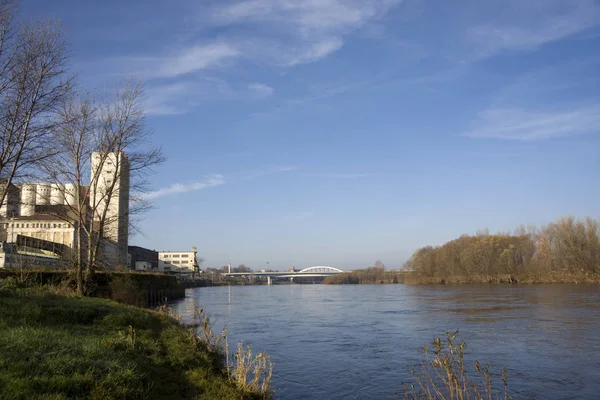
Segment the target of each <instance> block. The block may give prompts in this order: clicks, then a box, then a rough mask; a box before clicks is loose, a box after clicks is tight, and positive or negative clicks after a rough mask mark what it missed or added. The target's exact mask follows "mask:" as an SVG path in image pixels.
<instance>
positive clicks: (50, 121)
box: [0, 0, 72, 204]
mask: <svg viewBox="0 0 600 400" xmlns="http://www.w3.org/2000/svg"><path fill="white" fill-rule="evenodd" d="M15 9H16V8H15V6H14V1H10V0H1V1H0V180H1V181H2V183H3V185H2V187H1V188H0V204H2V203H3V202H4V201H5V197H6V193H7V191H8V188H9V187H10V185H11V184H12V183H13V181H15V180H16V179H18V178H20V177H23V176H27V175H28V174H31V173H32V172H33V171H34V170H35V168H36V166H38V165H39V163H40V161H41V160H43V159H45V158H47V157H49V156H52V155H53V151H52V149H53V146H51V142H50V136H51V132H52V130H53V128H54V126H55V123H56V119H55V118H54V115H55V112H56V108H57V106H58V105H59V104H60V103H61V101H62V99H63V98H64V96H65V95H66V94H67V93H68V92H69V89H70V86H71V81H72V79H70V78H68V77H67V76H66V75H67V73H66V71H67V70H66V52H67V48H66V45H65V42H64V39H63V35H62V33H61V29H60V26H59V25H58V24H57V23H53V22H47V21H29V22H24V23H21V24H16V23H15V21H14V13H15Z"/></svg>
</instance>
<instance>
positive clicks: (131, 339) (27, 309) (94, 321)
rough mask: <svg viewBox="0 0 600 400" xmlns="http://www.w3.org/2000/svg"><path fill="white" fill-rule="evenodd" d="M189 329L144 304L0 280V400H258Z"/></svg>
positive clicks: (218, 353) (261, 396) (266, 395)
mask: <svg viewBox="0 0 600 400" xmlns="http://www.w3.org/2000/svg"><path fill="white" fill-rule="evenodd" d="M269 397H270V392H269V393H267V392H263V393H260V392H256V391H252V390H248V389H247V388H243V387H241V386H240V385H238V384H236V382H235V381H234V380H232V379H231V376H230V374H229V373H228V369H227V367H226V365H225V363H224V358H223V353H222V352H221V351H219V349H217V348H211V346H209V345H207V343H206V342H205V341H203V340H202V338H201V337H200V336H199V335H198V334H197V332H196V331H195V327H194V326H187V325H183V324H181V323H180V322H179V321H177V320H176V319H174V318H172V317H170V316H168V315H165V314H164V313H160V312H157V311H151V310H148V309H142V308H137V307H134V306H127V305H123V304H118V303H116V302H114V301H110V300H107V299H99V298H88V297H76V296H74V295H72V294H71V293H69V292H68V291H65V289H64V288H57V287H41V286H37V287H28V288H23V287H20V285H18V284H15V281H14V279H10V278H9V279H5V280H4V281H3V282H0V399H21V398H22V399H33V398H52V399H71V398H90V399H194V398H202V399H265V398H269Z"/></svg>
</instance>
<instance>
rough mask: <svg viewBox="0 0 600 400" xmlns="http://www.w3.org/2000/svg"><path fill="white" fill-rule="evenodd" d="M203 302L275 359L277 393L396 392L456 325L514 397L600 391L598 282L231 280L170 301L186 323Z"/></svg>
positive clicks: (235, 337)
mask: <svg viewBox="0 0 600 400" xmlns="http://www.w3.org/2000/svg"><path fill="white" fill-rule="evenodd" d="M198 307H204V308H205V310H206V311H207V312H208V314H209V315H210V316H212V317H213V319H214V321H215V327H216V328H218V329H221V328H223V327H224V326H226V327H227V329H228V334H229V343H230V344H232V343H236V342H237V341H240V340H244V342H245V343H246V344H251V345H252V347H253V350H254V351H256V352H258V351H266V352H267V353H269V354H270V355H271V358H272V361H273V363H274V374H273V386H274V387H275V389H276V390H277V391H276V395H275V398H276V399H294V400H295V399H332V400H333V399H345V400H348V399H393V398H394V393H401V384H402V382H407V381H408V382H410V381H411V377H410V374H409V370H410V368H414V367H415V366H416V367H418V366H419V363H420V360H421V359H422V349H423V345H425V344H427V343H428V342H431V340H432V339H433V338H434V336H440V335H443V334H444V332H446V331H448V330H450V331H454V330H456V329H459V330H460V335H459V338H461V339H462V340H464V341H465V342H466V343H467V350H466V356H465V359H466V361H468V362H471V363H472V361H473V360H475V359H477V360H479V361H481V362H488V361H489V362H490V363H491V364H492V370H493V371H495V372H497V373H499V372H500V371H501V370H502V368H503V367H504V366H506V367H508V369H509V372H508V386H509V391H510V394H512V395H513V396H514V397H515V399H599V398H600V285H496V286H494V285H339V286H335V285H275V286H233V287H213V288H196V289H189V290H188V291H187V292H186V297H185V299H183V300H181V301H179V302H178V303H176V304H175V305H174V308H175V311H176V312H177V313H179V314H180V315H182V316H183V317H184V320H190V319H191V318H192V316H193V314H194V310H195V309H197V308H198ZM496 383H497V384H499V385H500V386H501V385H502V384H501V382H500V381H499V380H497V382H496ZM399 398H402V396H401V395H400V396H399Z"/></svg>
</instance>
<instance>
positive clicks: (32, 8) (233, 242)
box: [22, 0, 600, 269]
mask: <svg viewBox="0 0 600 400" xmlns="http://www.w3.org/2000/svg"><path fill="white" fill-rule="evenodd" d="M22 13H23V15H35V16H40V17H52V18H58V19H60V20H62V22H63V25H64V27H65V29H66V31H67V34H68V38H69V42H70V44H71V46H72V52H71V60H72V64H73V70H74V71H76V72H77V73H78V75H79V79H80V82H81V84H82V85H83V86H84V87H86V88H104V87H107V86H108V87H110V86H111V85H113V84H114V83H115V82H116V81H117V80H119V79H123V78H124V77H126V76H128V75H129V76H133V77H135V78H137V77H139V78H141V79H143V81H144V83H145V87H146V95H147V112H148V127H149V128H150V129H151V130H152V132H153V136H154V139H155V144H157V145H160V146H162V148H163V150H164V152H165V155H166V157H167V162H166V163H165V164H164V165H162V166H161V167H160V168H159V169H158V170H157V171H156V174H155V175H154V176H153V184H152V186H153V190H154V192H153V193H152V197H153V202H154V205H155V209H154V210H153V211H151V212H149V213H148V214H146V215H145V216H144V218H143V221H142V222H141V223H140V228H141V230H142V231H143V235H136V236H135V237H133V238H132V239H131V240H130V241H131V242H132V243H133V244H137V245H141V246H144V247H149V248H153V249H156V250H180V249H188V248H190V247H191V246H193V245H195V246H197V247H198V249H199V254H200V255H201V256H202V257H204V258H205V259H206V263H205V265H207V266H215V267H218V266H221V265H224V264H227V263H229V262H230V263H231V264H232V265H237V264H240V263H245V264H247V265H250V266H252V267H253V268H255V269H260V268H264V267H265V266H266V263H267V262H269V266H270V267H273V268H277V269H284V268H289V267H291V266H292V265H294V266H297V267H307V266H311V265H332V266H336V267H339V268H360V267H366V266H369V265H371V264H372V263H373V262H374V261H375V260H376V259H381V260H382V261H383V262H384V263H385V264H386V266H387V267H388V268H398V267H400V266H401V265H402V263H403V262H404V261H405V260H406V259H407V258H408V257H409V256H410V254H411V253H412V252H413V250H415V249H416V248H417V247H421V246H424V245H427V244H433V245H435V244H442V243H443V242H445V241H447V240H450V239H453V238H455V237H457V236H459V235H461V234H463V233H474V232H475V231H476V230H478V229H480V228H484V227H487V228H489V230H490V231H492V232H493V231H498V230H507V229H512V228H515V227H516V226H518V225H519V224H536V225H541V224H544V223H548V222H550V221H552V220H554V219H556V218H558V217H560V216H563V215H574V216H576V217H583V216H592V217H595V218H598V217H599V214H600V212H599V204H600V203H599V201H598V199H599V198H600V185H599V182H600V168H599V152H600V80H599V73H598V71H600V2H598V1H591V0H573V1H567V0H530V1H520V0H519V1H517V0H514V1H513V0H505V1H496V0H490V1H480V0H471V1H470V0H463V1H452V2H450V1H429V0H404V1H400V0H248V1H223V0H221V1H198V0H172V1H159V0H130V1H120V0H119V1H117V0H103V1H95V0H86V1H81V0H62V1H60V0H53V1H46V0H23V1H22Z"/></svg>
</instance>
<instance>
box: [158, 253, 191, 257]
mask: <svg viewBox="0 0 600 400" xmlns="http://www.w3.org/2000/svg"><path fill="white" fill-rule="evenodd" d="M189 256H190V255H189V254H163V257H164V258H169V257H173V258H177V257H183V258H186V257H189Z"/></svg>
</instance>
